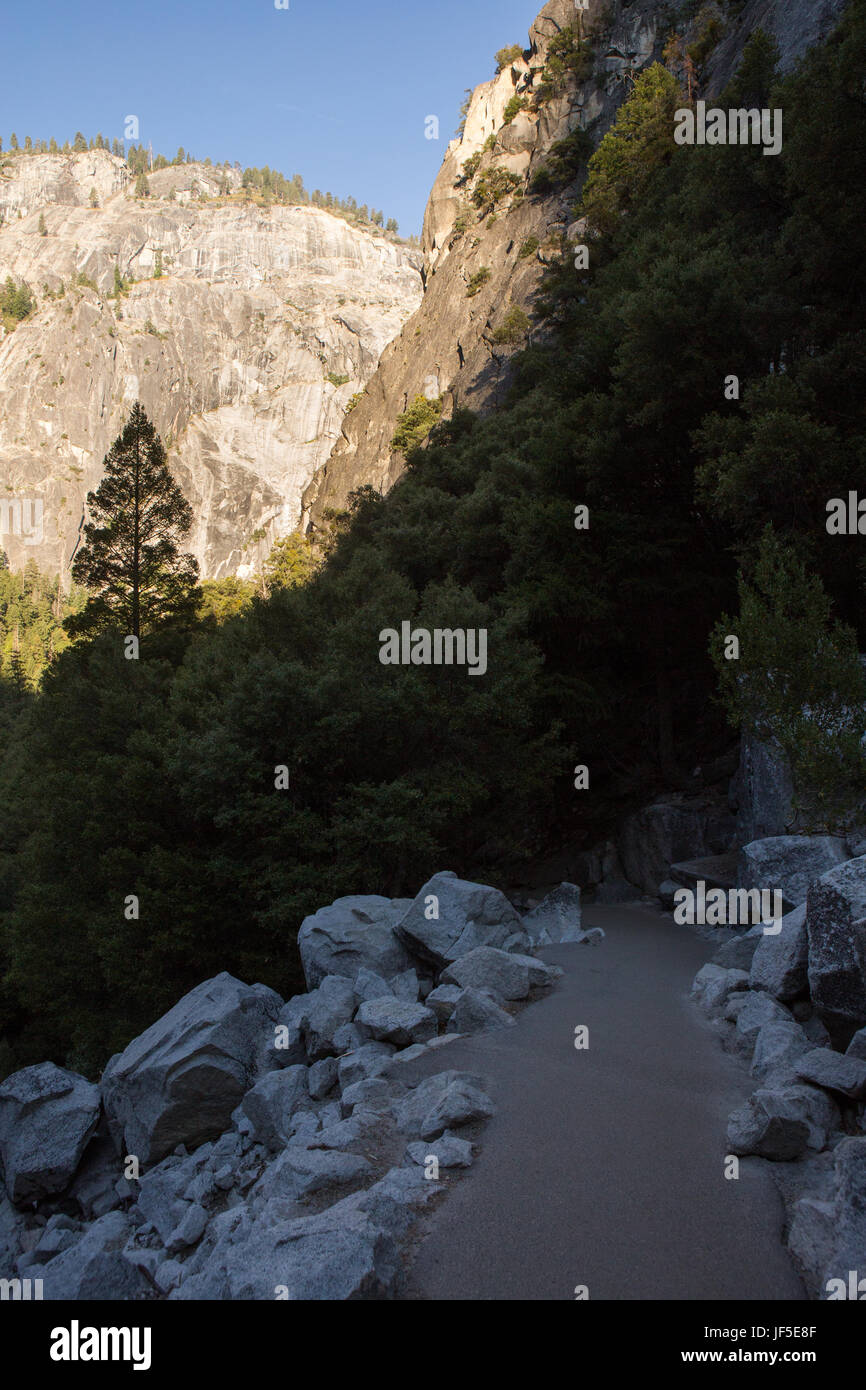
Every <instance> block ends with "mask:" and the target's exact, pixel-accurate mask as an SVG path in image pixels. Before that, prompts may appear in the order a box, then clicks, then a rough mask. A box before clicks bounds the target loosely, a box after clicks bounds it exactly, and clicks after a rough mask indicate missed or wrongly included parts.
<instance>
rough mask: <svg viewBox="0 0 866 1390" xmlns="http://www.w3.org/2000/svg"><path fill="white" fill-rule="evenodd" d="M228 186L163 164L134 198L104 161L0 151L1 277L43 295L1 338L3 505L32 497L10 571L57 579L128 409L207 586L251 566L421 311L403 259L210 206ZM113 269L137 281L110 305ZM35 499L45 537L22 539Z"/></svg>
mask: <svg viewBox="0 0 866 1390" xmlns="http://www.w3.org/2000/svg"><path fill="white" fill-rule="evenodd" d="M224 177H227V178H228V180H229V183H230V186H231V192H232V193H234V194H237V193H238V192H239V190H240V177H241V176H240V174H239V173H238V172H237V171H233V170H230V171H228V173H227V174H226V173H225V172H224V171H220V172H219V173H218V172H217V171H216V170H215V169H212V168H210V167H208V166H203V165H196V164H187V165H183V166H180V167H170V168H167V169H162V170H158V171H156V172H154V173H152V174H151V175H150V179H149V182H150V190H151V196H150V197H148V198H136V197H135V195H134V189H133V185H132V183H131V181H130V175H129V171H128V169H127V168H126V166H125V164H124V163H123V161H122V160H120V159H118V158H115V157H114V156H113V155H111V154H109V153H108V152H107V151H104V150H93V151H89V152H87V153H81V154H73V155H70V156H64V155H26V156H24V155H19V156H15V157H7V156H0V222H2V225H0V283H2V282H3V281H4V280H5V279H6V277H7V276H11V277H12V279H13V280H14V281H15V282H16V284H20V283H21V282H26V284H27V285H29V287H30V289H31V291H32V293H33V294H34V296H35V298H36V300H37V309H36V312H35V313H34V314H33V315H32V316H31V317H29V318H27V319H26V320H24V321H23V322H21V323H19V324H18V325H17V326H16V327H15V328H14V331H7V332H5V334H3V331H2V329H0V334H2V336H0V499H14V500H20V501H21V502H22V504H25V505H24V509H23V522H24V524H23V525H21V524H16V520H15V513H14V512H10V510H9V509H8V508H6V509H5V510H4V512H3V513H0V528H2V527H3V526H4V525H5V526H6V527H7V528H8V529H7V530H6V531H5V533H4V534H2V535H0V545H2V547H3V549H5V550H6V552H7V554H8V555H9V558H10V561H11V563H12V564H13V566H16V567H17V566H19V565H23V564H24V563H26V561H27V560H29V559H35V560H36V561H37V563H38V564H39V565H40V567H41V568H43V569H46V570H53V571H56V570H58V569H60V570H63V569H65V568H66V567H67V566H68V564H69V561H70V557H71V555H72V554H73V552H74V549H75V546H76V544H77V541H78V537H79V532H80V528H81V525H82V522H83V517H84V502H85V498H86V495H87V492H88V491H89V490H90V489H92V488H94V487H95V486H97V485H98V482H99V480H100V477H101V474H102V460H103V457H104V455H105V453H106V452H107V450H108V448H109V447H110V445H111V443H112V441H113V439H114V438H115V437H116V435H117V434H118V433H119V431H120V429H121V427H122V424H123V422H124V419H125V417H126V415H127V413H128V410H129V407H130V405H131V404H132V403H133V402H134V401H135V400H141V402H142V404H143V405H144V407H145V409H146V410H147V412H148V414H149V415H150V416H151V418H152V419H153V420H154V421H155V423H156V426H157V428H158V430H159V431H160V433H161V435H162V437H163V440H164V442H166V444H167V445H168V446H169V457H170V463H171V466H172V471H173V473H174V475H175V477H176V478H177V479H178V481H179V482H180V484H181V486H182V487H183V490H184V492H185V494H186V496H187V498H188V499H189V501H190V502H191V503H192V506H193V510H194V513H195V523H194V530H193V532H192V533H191V536H190V539H189V549H191V550H192V551H193V553H194V554H195V555H196V557H197V559H198V560H199V564H200V566H201V570H202V574H203V575H204V576H206V577H221V576H223V575H225V574H230V573H241V574H243V573H245V572H247V571H248V570H249V569H252V568H256V567H257V566H258V565H260V563H261V560H262V558H263V557H264V555H266V554H267V552H268V550H269V548H270V546H271V544H272V543H273V541H274V540H275V539H276V538H278V537H279V536H281V535H285V534H287V533H288V532H290V531H292V530H293V529H295V528H296V527H297V524H298V520H299V516H300V498H301V494H302V492H303V490H304V488H305V487H306V485H307V484H308V483H309V481H310V479H311V478H312V476H313V475H314V473H315V471H316V469H317V468H318V467H319V466H320V465H321V464H322V463H323V462H324V461H325V460H326V459H327V457H328V454H329V452H330V450H331V447H332V445H333V443H334V441H335V439H336V438H337V437H338V436H339V432H340V426H341V422H342V419H343V415H344V412H345V409H346V405H347V402H348V400H349V399H350V397H351V396H352V394H353V393H354V392H357V391H359V390H361V389H362V388H363V386H364V384H365V383H366V382H367V381H368V379H369V378H370V376H371V374H372V373H373V371H374V369H375V367H376V364H377V362H378V360H379V357H380V355H381V353H382V350H383V348H384V347H385V346H386V344H387V343H388V342H389V341H390V340H391V339H392V338H393V337H394V336H395V334H396V333H397V332H398V331H399V329H400V327H401V325H402V324H403V323H404V322H405V320H406V318H407V317H408V316H409V315H410V314H411V313H412V312H413V310H414V309H415V308H416V307H417V305H418V302H419V300H420V297H421V292H422V284H421V277H420V273H419V272H420V260H419V257H418V254H417V253H416V252H413V251H412V250H411V249H409V248H407V247H404V246H403V245H401V244H399V243H397V242H394V241H392V240H389V239H387V238H386V237H384V236H382V235H374V234H372V233H371V232H369V231H366V230H363V229H360V228H357V227H354V226H351V225H350V224H349V223H347V222H346V221H344V220H342V219H341V218H339V217H336V216H333V215H331V214H330V213H327V212H324V211H321V210H319V209H317V208H312V207H307V206H295V207H286V206H273V207H271V208H269V209H268V208H265V207H261V206H256V205H252V204H244V203H243V202H241V201H237V200H235V201H233V200H232V199H231V198H229V199H219V198H218V196H217V195H218V194H219V192H220V180H221V179H222V178H224ZM115 272H118V273H119V275H120V276H121V277H122V278H123V279H124V280H127V281H130V280H131V281H133V283H131V284H130V285H129V288H128V291H122V292H121V294H120V295H119V296H118V295H116V294H115ZM160 272H161V273H160ZM329 378H331V379H329ZM337 383H339V384H337ZM34 501H41V503H42V521H41V525H40V526H38V527H37V526H35V525H31V526H30V534H29V535H26V534H21V532H26V531H27V529H28V527H27V522H28V520H30V521H32V520H33V512H32V511H31V510H29V509H28V507H27V505H26V503H28V502H30V503H32V502H34ZM16 531H17V532H18V533H19V534H15V532H16Z"/></svg>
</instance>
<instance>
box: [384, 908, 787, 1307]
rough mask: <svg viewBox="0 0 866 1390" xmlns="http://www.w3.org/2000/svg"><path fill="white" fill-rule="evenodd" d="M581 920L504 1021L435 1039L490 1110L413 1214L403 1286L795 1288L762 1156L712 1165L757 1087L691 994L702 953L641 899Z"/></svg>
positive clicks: (735, 1294) (565, 1291)
mask: <svg viewBox="0 0 866 1390" xmlns="http://www.w3.org/2000/svg"><path fill="white" fill-rule="evenodd" d="M583 925H584V927H590V926H601V927H603V928H604V930H605V932H606V933H607V936H606V939H605V941H603V942H602V944H601V945H600V946H599V947H589V946H576V945H566V946H555V947H549V948H547V949H546V950H544V951H543V952H541V955H542V958H543V959H544V960H546V961H548V962H550V963H553V964H557V965H561V966H563V967H564V969H565V972H566V973H565V976H564V977H563V978H562V979H561V980H560V981H558V983H557V984H556V985H555V986H554V988H553V990H552V991H550V992H549V994H548V995H546V996H545V997H544V998H542V999H541V1000H539V1001H538V1002H536V1003H534V1004H531V1005H530V1006H529V1007H528V1008H527V1009H525V1010H524V1011H523V1013H522V1014H521V1015H520V1016H519V1019H518V1023H517V1026H516V1027H515V1028H509V1029H507V1030H503V1031H498V1032H495V1033H488V1034H481V1035H479V1036H477V1037H472V1038H467V1039H465V1040H464V1041H461V1042H457V1043H452V1044H451V1045H450V1046H449V1047H448V1048H447V1065H448V1066H449V1067H454V1068H459V1069H461V1070H463V1069H465V1070H468V1071H474V1072H478V1073H479V1074H480V1075H482V1076H483V1077H485V1079H486V1082H487V1085H486V1089H487V1090H488V1092H489V1094H490V1096H491V1098H492V1099H493V1101H494V1103H495V1105H496V1114H495V1116H494V1117H493V1119H492V1120H490V1121H489V1123H488V1124H487V1125H486V1126H485V1128H484V1130H483V1131H482V1133H481V1141H480V1151H479V1157H478V1158H477V1159H476V1161H475V1164H474V1165H473V1167H472V1168H471V1169H470V1170H469V1171H468V1172H467V1173H466V1174H464V1175H463V1176H462V1177H461V1178H460V1179H459V1181H458V1182H456V1183H455V1184H454V1187H453V1189H452V1191H451V1192H450V1193H449V1195H448V1196H447V1197H446V1198H445V1200H444V1201H442V1202H441V1203H439V1204H438V1205H437V1208H436V1210H435V1211H434V1212H432V1213H431V1214H430V1215H428V1216H427V1217H425V1218H424V1221H423V1224H422V1226H421V1228H420V1232H419V1238H418V1240H417V1242H416V1245H415V1249H414V1254H413V1259H412V1262H411V1265H410V1271H409V1280H410V1282H409V1290H408V1294H407V1296H408V1297H409V1298H410V1299H573V1298H574V1297H575V1287H576V1286H577V1285H586V1286H588V1289H589V1297H590V1299H701V1298H709V1299H739V1298H745V1299H762V1298H769V1299H804V1298H805V1297H806V1295H805V1292H804V1290H803V1287H802V1285H801V1283H800V1281H799V1279H798V1277H797V1275H796V1273H795V1271H794V1269H793V1266H792V1265H791V1263H790V1261H789V1259H788V1256H787V1255H786V1253H785V1251H784V1250H783V1248H782V1245H781V1229H782V1219H783V1216H782V1203H781V1200H780V1198H779V1195H778V1193H777V1191H776V1188H775V1185H774V1183H773V1181H772V1178H771V1177H770V1176H769V1173H768V1172H767V1171H766V1168H765V1167H764V1165H762V1164H761V1163H760V1162H759V1161H757V1160H754V1159H749V1160H743V1161H741V1164H740V1177H739V1179H738V1180H737V1181H731V1180H726V1179H725V1177H724V1155H725V1152H726V1147H725V1129H726V1124H727V1117H728V1114H729V1112H730V1111H731V1110H732V1109H733V1108H734V1107H735V1106H736V1105H737V1104H738V1103H740V1101H741V1100H742V1099H744V1098H745V1097H746V1096H748V1095H749V1094H750V1093H751V1091H752V1090H753V1089H754V1083H753V1082H750V1078H749V1075H748V1071H747V1069H746V1067H745V1066H744V1065H743V1063H742V1062H740V1061H738V1060H737V1059H735V1058H733V1057H731V1056H730V1055H728V1054H727V1053H725V1052H723V1051H722V1048H721V1044H720V1041H719V1039H718V1037H717V1036H716V1034H715V1033H714V1032H713V1031H712V1030H711V1029H710V1027H709V1026H708V1024H707V1023H706V1022H705V1021H704V1020H703V1018H702V1017H701V1015H700V1014H699V1013H698V1011H697V1009H696V1007H695V1006H694V1004H693V1003H692V1002H691V1001H690V999H689V997H688V994H689V988H690V985H691V981H692V979H693V977H694V975H695V973H696V971H697V970H699V969H700V967H701V965H702V964H703V963H704V962H705V961H706V959H707V957H708V956H709V955H710V954H711V947H710V946H709V945H708V943H706V942H704V941H702V940H701V939H700V938H699V937H698V936H697V935H696V934H694V933H692V932H690V931H689V930H688V928H685V927H679V926H676V925H675V924H674V923H673V921H672V920H671V918H669V917H665V916H663V915H662V914H661V912H654V911H652V909H645V908H640V907H619V906H618V907H598V908H593V907H591V906H590V907H588V908H587V909H586V911H585V914H584V923H583ZM579 1024H586V1025H588V1027H589V1050H588V1051H577V1050H576V1049H575V1046H574V1030H575V1027H576V1026H577V1025H579ZM444 1055H445V1054H443V1053H441V1052H440V1053H439V1054H438V1056H436V1054H434V1055H433V1056H432V1057H431V1058H429V1059H424V1060H423V1061H421V1062H418V1063H415V1064H413V1067H414V1068H415V1069H416V1074H418V1075H425V1074H427V1073H428V1072H431V1071H438V1070H441V1068H442V1059H443V1056H444Z"/></svg>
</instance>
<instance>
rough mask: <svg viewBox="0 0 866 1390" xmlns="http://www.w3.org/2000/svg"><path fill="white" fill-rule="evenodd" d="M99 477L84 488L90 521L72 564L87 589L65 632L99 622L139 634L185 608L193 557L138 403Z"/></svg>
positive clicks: (180, 502) (92, 628)
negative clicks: (93, 486) (184, 546)
mask: <svg viewBox="0 0 866 1390" xmlns="http://www.w3.org/2000/svg"><path fill="white" fill-rule="evenodd" d="M104 467H105V477H104V478H103V480H102V482H101V483H100V485H99V487H98V488H97V490H96V492H91V493H89V494H88V498H87V507H88V511H89V513H90V521H89V522H88V524H87V525H86V526H85V528H84V536H85V543H84V546H83V547H82V549H81V550H80V551H79V553H78V555H77V556H76V558H75V561H74V563H73V566H72V577H73V579H74V580H75V582H76V583H77V584H83V585H84V586H85V588H87V589H90V590H91V597H90V598H89V599H88V601H87V603H86V604H85V606H84V609H83V611H82V612H81V613H77V614H75V615H74V616H72V617H70V618H69V619H67V622H66V624H65V627H66V630H67V632H68V633H69V634H70V636H73V637H79V636H92V635H93V634H95V633H97V632H101V631H105V630H110V629H113V630H115V631H121V632H123V634H124V635H132V636H135V637H140V636H141V634H142V632H147V631H149V630H152V629H153V628H154V627H155V626H157V625H158V624H159V623H162V622H165V621H167V620H169V619H186V618H189V617H191V616H192V615H193V613H194V610H195V604H196V601H197V597H198V595H197V591H196V583H197V580H198V565H197V563H196V561H195V559H194V557H193V556H192V555H184V554H181V553H180V541H181V540H182V539H183V537H185V536H186V534H187V532H188V531H189V529H190V527H191V525H192V508H191V507H190V505H189V503H188V502H187V501H186V499H185V497H184V496H183V494H182V492H181V490H180V488H179V487H178V485H177V483H176V482H175V481H174V479H173V478H172V476H171V473H170V472H169V468H168V464H167V462H166V454H165V449H164V447H163V444H162V441H161V439H160V437H159V435H158V434H157V432H156V430H155V429H154V427H153V425H152V424H151V422H150V420H149V419H148V418H147V415H146V414H145V412H144V410H143V408H142V406H141V405H140V404H136V405H135V406H133V409H132V413H131V415H130V417H129V420H128V421H127V423H126V425H125V426H124V429H123V431H122V432H121V434H119V435H118V437H117V439H116V440H115V441H114V443H113V444H112V446H111V449H110V450H109V452H108V454H107V455H106V457H105V463H104Z"/></svg>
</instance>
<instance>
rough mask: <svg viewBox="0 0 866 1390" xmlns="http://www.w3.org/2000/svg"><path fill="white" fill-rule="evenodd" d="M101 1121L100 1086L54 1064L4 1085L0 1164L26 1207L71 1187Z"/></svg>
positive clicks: (13, 1192)
mask: <svg viewBox="0 0 866 1390" xmlns="http://www.w3.org/2000/svg"><path fill="white" fill-rule="evenodd" d="M98 1119H99V1087H98V1086H94V1085H93V1084H92V1083H91V1082H90V1081H86V1080H85V1078H84V1077H83V1076H78V1075H76V1073H75V1072H71V1071H65V1070H64V1069H63V1068H62V1067H58V1066H55V1065H54V1063H53V1062H40V1063H39V1064H38V1065H37V1066H33V1067H24V1069H23V1070H22V1071H16V1072H13V1073H12V1075H11V1076H7V1078H6V1080H5V1081H4V1082H3V1085H2V1086H0V1164H2V1169H3V1177H4V1180H5V1183H6V1191H7V1192H8V1194H9V1198H10V1200H11V1201H13V1202H15V1203H16V1205H18V1206H21V1205H23V1204H24V1203H28V1202H33V1201H36V1200H37V1199H38V1198H40V1197H46V1196H48V1195H49V1194H51V1193H55V1192H62V1191H63V1190H64V1189H65V1188H66V1187H68V1186H69V1184H70V1182H71V1181H72V1178H73V1176H74V1174H75V1170H76V1168H77V1167H78V1164H79V1161H80V1159H81V1156H82V1154H83V1153H84V1150H85V1147H86V1145H87V1142H88V1140H89V1139H90V1137H91V1135H92V1134H93V1132H94V1130H95V1129H96V1125H97V1121H98Z"/></svg>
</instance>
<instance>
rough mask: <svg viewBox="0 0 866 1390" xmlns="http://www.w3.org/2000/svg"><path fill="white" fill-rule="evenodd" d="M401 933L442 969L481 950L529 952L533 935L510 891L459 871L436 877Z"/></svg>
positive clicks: (404, 921) (411, 947)
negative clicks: (465, 876)
mask: <svg viewBox="0 0 866 1390" xmlns="http://www.w3.org/2000/svg"><path fill="white" fill-rule="evenodd" d="M397 935H398V936H399V937H400V939H401V941H402V942H403V943H404V944H405V945H406V947H407V948H408V949H409V950H410V951H412V953H413V954H414V955H417V956H418V957H419V959H420V960H422V961H425V962H426V963H427V964H429V965H432V966H434V967H435V968H436V969H437V970H441V969H442V967H443V966H446V965H450V963H451V961H454V960H458V959H459V958H460V957H461V956H466V955H468V954H469V952H470V951H474V950H475V948H476V947H477V946H496V947H498V948H499V949H500V950H503V951H518V952H526V951H527V950H528V949H529V945H530V942H529V937H528V935H527V933H526V931H525V930H524V926H523V922H522V920H521V918H520V916H519V914H518V912H517V910H516V909H515V908H514V907H512V905H511V903H510V902H509V901H508V899H507V898H506V896H505V894H504V893H500V891H499V889H498V888H490V887H488V886H487V885H486V884H482V883H469V882H467V881H466V880H465V879H462V878H458V877H457V875H456V874H453V873H448V872H445V873H439V874H434V875H433V877H432V878H431V879H430V880H429V881H428V882H427V883H425V884H424V887H423V888H422V889H421V891H420V892H419V893H418V894H417V896H416V897H415V899H414V900H413V902H412V904H411V905H410V907H409V908H408V910H407V911H406V912H405V913H404V915H403V917H402V918H401V920H400V922H399V923H398V925H397Z"/></svg>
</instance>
